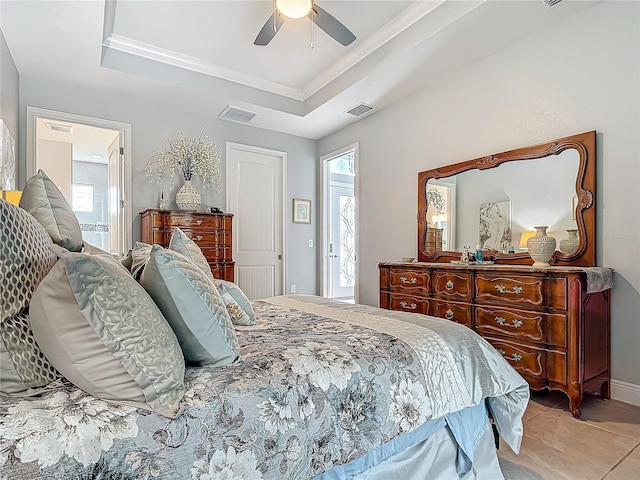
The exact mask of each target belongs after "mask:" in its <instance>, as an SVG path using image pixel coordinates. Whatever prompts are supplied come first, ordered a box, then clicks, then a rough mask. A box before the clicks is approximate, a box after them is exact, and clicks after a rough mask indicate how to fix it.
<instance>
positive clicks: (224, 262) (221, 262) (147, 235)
mask: <svg viewBox="0 0 640 480" xmlns="http://www.w3.org/2000/svg"><path fill="white" fill-rule="evenodd" d="M140 215H141V217H142V241H143V242H145V243H150V244H154V243H157V244H158V245H162V246H163V247H168V246H169V241H170V240H171V234H172V232H173V227H178V228H180V230H182V231H183V232H184V233H185V234H186V235H188V236H189V238H191V240H193V241H194V242H196V243H197V244H198V246H199V247H200V248H201V249H202V253H203V254H204V256H205V257H206V258H207V261H208V262H209V266H210V267H211V272H212V273H213V276H214V277H215V278H220V279H222V280H227V281H229V282H233V280H234V265H235V263H234V261H233V258H232V254H231V234H232V219H233V215H232V214H229V213H206V212H191V211H185V210H159V209H156V208H150V209H148V210H145V211H144V212H141V213H140Z"/></svg>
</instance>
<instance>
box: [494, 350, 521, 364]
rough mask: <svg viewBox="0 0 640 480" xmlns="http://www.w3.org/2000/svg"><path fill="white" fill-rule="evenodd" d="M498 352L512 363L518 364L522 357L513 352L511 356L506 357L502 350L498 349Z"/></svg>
mask: <svg viewBox="0 0 640 480" xmlns="http://www.w3.org/2000/svg"><path fill="white" fill-rule="evenodd" d="M498 352H500V353H501V354H502V356H503V357H504V358H506V359H507V360H511V361H513V362H519V361H520V360H522V355H520V354H519V353H515V352H514V353H512V354H511V355H507V352H505V351H504V350H502V349H498Z"/></svg>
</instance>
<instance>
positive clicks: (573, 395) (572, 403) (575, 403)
mask: <svg viewBox="0 0 640 480" xmlns="http://www.w3.org/2000/svg"><path fill="white" fill-rule="evenodd" d="M567 395H569V410H571V415H573V418H580V415H582V412H581V411H580V408H579V407H580V403H582V391H581V390H580V389H575V388H573V389H570V390H569V391H568V392H567Z"/></svg>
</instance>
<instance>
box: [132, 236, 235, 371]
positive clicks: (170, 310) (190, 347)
mask: <svg viewBox="0 0 640 480" xmlns="http://www.w3.org/2000/svg"><path fill="white" fill-rule="evenodd" d="M140 283H141V284H142V286H143V287H144V288H145V289H146V290H147V292H149V294H150V295H151V297H152V298H153V299H154V301H155V302H156V304H157V305H158V307H160V310H161V311H162V313H163V314H164V316H165V317H166V319H167V321H168V322H169V324H170V325H171V327H172V328H173V330H174V331H175V332H176V335H177V336H178V340H179V341H180V346H181V347H182V352H183V353H184V357H185V359H186V360H187V362H188V363H190V364H193V365H231V364H232V363H234V362H235V361H236V360H237V359H238V357H239V354H240V347H239V346H238V341H237V339H236V334H235V330H234V328H233V324H232V323H231V319H230V318H229V313H228V312H227V309H226V307H225V305H224V302H223V301H222V298H220V294H219V293H218V291H217V289H216V287H215V286H214V284H213V282H212V281H211V280H209V278H208V277H207V276H206V275H205V274H204V272H202V270H200V268H198V267H197V266H196V265H195V264H194V263H193V262H191V261H190V260H189V259H188V258H187V257H185V256H184V255H182V254H180V253H178V252H174V251H172V250H169V249H164V248H162V247H161V246H159V245H154V246H153V248H152V249H151V258H150V259H149V263H147V266H146V267H145V269H144V271H143V272H142V277H141V278H140Z"/></svg>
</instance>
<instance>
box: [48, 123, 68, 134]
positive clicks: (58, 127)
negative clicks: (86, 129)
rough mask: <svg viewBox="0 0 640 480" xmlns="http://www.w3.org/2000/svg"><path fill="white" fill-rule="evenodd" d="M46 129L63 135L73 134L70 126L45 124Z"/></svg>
mask: <svg viewBox="0 0 640 480" xmlns="http://www.w3.org/2000/svg"><path fill="white" fill-rule="evenodd" d="M46 125H47V127H49V129H50V130H54V131H56V132H63V133H71V132H73V128H72V127H71V126H70V125H62V124H61V123H48V122H47V123H46Z"/></svg>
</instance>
